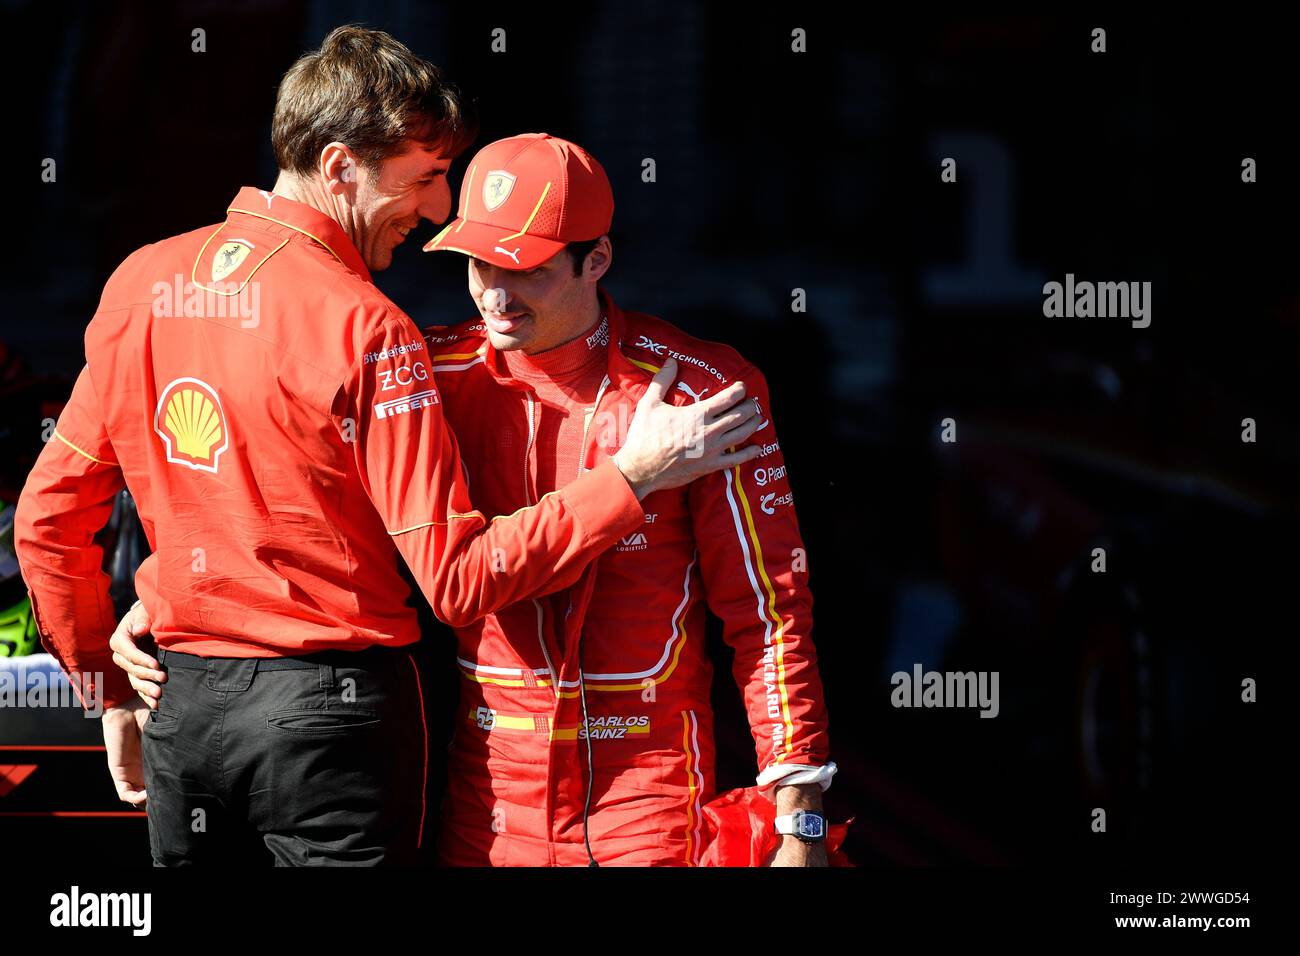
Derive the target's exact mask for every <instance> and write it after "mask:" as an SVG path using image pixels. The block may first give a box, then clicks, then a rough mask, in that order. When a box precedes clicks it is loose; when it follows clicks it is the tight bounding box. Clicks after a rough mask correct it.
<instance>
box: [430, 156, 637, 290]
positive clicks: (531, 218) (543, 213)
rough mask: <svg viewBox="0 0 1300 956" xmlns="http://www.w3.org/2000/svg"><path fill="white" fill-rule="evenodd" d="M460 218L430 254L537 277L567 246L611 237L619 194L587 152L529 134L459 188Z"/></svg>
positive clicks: (474, 163) (486, 160)
mask: <svg viewBox="0 0 1300 956" xmlns="http://www.w3.org/2000/svg"><path fill="white" fill-rule="evenodd" d="M458 209H459V213H458V215H457V217H456V218H455V219H453V220H452V221H451V222H450V223H448V224H447V228H445V229H443V230H442V232H440V233H438V235H436V236H434V237H433V239H431V240H429V242H428V243H426V244H425V246H424V251H425V252H435V251H437V250H439V249H450V250H452V251H454V252H463V253H465V254H467V255H471V256H474V257H475V258H478V259H482V260H483V261H485V262H491V263H493V264H494V265H498V266H501V267H502V268H504V269H532V268H534V267H536V266H538V265H541V264H542V263H543V262H545V261H546V260H547V259H549V258H551V256H553V255H555V254H556V253H557V252H559V251H560V250H561V249H563V248H564V246H565V244H566V243H570V242H581V241H583V240H586V239H595V238H597V237H599V236H602V235H604V234H605V233H607V232H609V225H610V223H611V222H612V221H613V219H614V191H613V189H611V188H610V185H609V177H608V176H606V175H605V170H604V168H602V167H601V165H600V163H598V162H596V160H595V159H594V158H593V157H592V155H591V154H590V153H588V152H587V151H586V150H585V149H583V148H582V147H581V146H578V145H577V144H575V143H570V142H569V141H568V140H564V139H556V138H555V137H554V136H550V135H548V134H547V133H523V134H521V135H519V136H511V137H509V138H508V139H499V140H497V141H496V142H495V143H489V144H488V145H486V146H484V147H483V148H482V149H480V150H479V151H478V153H477V155H475V157H474V158H473V159H472V160H471V161H470V164H469V171H468V172H467V173H465V181H464V183H462V184H461V188H460V206H459V207H458Z"/></svg>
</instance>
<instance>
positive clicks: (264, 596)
mask: <svg viewBox="0 0 1300 956" xmlns="http://www.w3.org/2000/svg"><path fill="white" fill-rule="evenodd" d="M429 365H430V363H429V362H428V361H427V356H426V352H425V343H424V340H423V338H422V336H421V333H420V332H419V330H418V329H417V328H416V327H415V326H414V325H413V324H412V322H411V321H410V319H409V318H407V316H406V315H405V314H403V312H402V311H401V310H400V309H398V308H397V307H396V306H395V305H393V304H392V303H391V302H390V301H389V300H388V299H387V298H385V297H384V295H383V294H382V293H381V292H379V290H378V289H376V288H375V286H374V285H373V284H372V282H371V281H370V275H369V273H368V271H367V270H366V267H365V265H364V263H363V262H362V260H361V257H360V254H359V253H358V252H357V250H356V248H355V247H354V246H353V245H352V243H351V242H350V241H349V239H348V238H347V236H346V235H345V234H344V233H343V231H342V230H341V228H340V227H339V226H338V224H337V223H335V222H334V221H333V220H332V219H330V218H328V217H327V216H325V215H323V214H321V213H318V212H316V211H315V210H313V209H311V208H310V207H308V206H305V205H302V204H299V203H296V202H293V201H291V200H288V199H285V198H284V197H282V196H274V195H272V194H270V193H268V192H265V191H263V190H257V189H251V188H245V189H243V190H241V191H240V193H239V195H238V196H237V197H236V198H235V201H234V202H233V203H232V204H231V206H230V209H229V211H228V218H227V220H226V222H225V223H224V224H222V225H219V226H209V227H207V228H204V229H200V230H198V231H196V232H191V233H188V234H186V235H181V236H176V237H174V238H171V239H167V240H164V241H162V242H159V243H155V244H153V245H150V246H145V247H144V248H142V249H140V250H138V251H136V252H135V253H134V254H132V255H131V256H130V257H129V258H128V259H127V260H126V261H125V262H124V263H122V265H121V266H120V267H119V268H118V269H117V271H116V272H115V273H114V274H113V276H112V278H110V279H109V281H108V284H107V285H106V286H105V288H104V293H103V297H102V300H101V302H100V305H99V309H98V311H97V312H96V313H95V316H94V318H93V320H92V321H91V323H90V326H89V328H88V329H87V331H86V367H85V368H84V369H83V370H82V372H81V375H80V377H79V378H78V379H77V382H76V385H75V387H74V389H73V392H72V397H71V399H70V400H69V402H68V405H67V407H66V409H65V410H64V412H63V414H62V415H61V416H60V417H59V420H58V423H57V426H56V429H55V431H54V433H53V435H52V436H51V440H50V441H49V442H48V444H47V445H46V446H45V448H44V450H43V451H42V453H41V456H40V458H39V460H38V461H37V464H36V466H35V468H34V469H33V471H32V473H31V475H30V477H29V478H28V481H27V485H26V487H25V488H24V490H23V494H22V496H21V498H20V501H19V504H18V512H17V517H16V524H15V545H16V550H17V552H18V556H19V560H20V562H21V566H22V570H23V575H24V577H25V579H26V581H27V584H28V588H29V592H30V594H31V597H32V604H33V607H34V609H35V614H36V617H37V621H38V624H39V627H40V631H41V634H42V635H43V639H44V641H45V644H46V646H47V648H48V649H49V650H50V651H51V652H52V653H53V654H55V655H56V656H57V657H58V658H59V660H60V661H61V663H62V664H63V666H64V667H65V669H67V670H68V671H69V673H70V674H72V675H73V676H74V677H75V678H76V680H74V685H76V684H78V683H79V684H80V687H79V690H80V691H81V692H82V693H83V697H85V696H86V695H94V696H96V697H98V698H99V699H100V702H102V704H103V705H105V706H111V705H113V704H116V703H119V702H121V701H123V700H126V699H129V698H130V697H131V696H133V692H132V691H131V689H130V685H129V684H128V682H127V679H126V676H125V674H123V673H122V672H121V671H120V670H118V668H117V667H116V666H114V665H113V664H112V661H111V653H110V651H109V650H108V638H109V636H110V635H111V633H112V631H113V629H114V627H115V625H116V621H115V618H114V613H113V608H112V604H111V602H110V601H109V597H108V581H107V579H106V577H105V576H104V575H103V574H102V573H101V571H100V565H101V561H102V555H101V553H100V549H99V548H98V547H96V546H95V545H94V544H93V535H94V534H95V533H96V532H97V531H98V530H99V529H101V528H102V527H103V526H104V524H105V523H106V521H107V519H108V516H109V513H110V510H111V508H112V504H113V500H114V497H115V496H116V494H117V492H118V491H119V490H120V489H121V488H122V487H123V483H125V485H126V486H127V487H128V488H129V489H130V491H131V493H132V495H133V496H134V498H135V500H136V503H137V505H138V508H139V513H140V517H141V520H142V522H143V524H144V528H145V532H146V535H147V537H148V540H149V544H150V546H151V547H152V549H153V553H152V554H151V555H150V556H149V557H148V558H147V559H146V560H145V562H144V563H143V565H141V567H140V569H139V572H138V573H137V575H136V588H137V591H138V593H139V595H140V598H141V600H142V601H143V603H144V605H145V607H146V609H147V610H148V612H149V614H150V615H151V617H152V618H153V633H154V635H155V636H156V638H157V640H158V642H159V644H160V645H162V646H164V647H167V648H171V649H173V650H179V651H186V652H189V653H193V654H199V655H204V656H230V657H266V656H278V655H292V654H303V653H310V652H312V651H316V650H324V649H361V648H364V647H367V646H369V645H372V644H388V645H403V644H409V643H411V642H413V641H415V640H417V639H418V638H419V636H420V633H419V629H418V626H417V623H416V616H415V612H414V611H413V610H412V609H411V608H409V607H407V604H406V599H407V596H408V595H409V593H410V592H409V588H408V587H407V585H406V583H405V582H404V581H403V579H402V577H401V576H400V574H399V572H398V562H399V560H402V559H404V560H405V561H406V562H407V563H408V564H409V565H410V567H411V569H412V570H413V572H414V574H415V577H416V580H417V581H418V582H419V584H420V587H421V588H422V590H423V591H424V593H425V595H426V596H427V598H428V600H429V602H430V604H431V605H432V607H433V609H434V610H435V612H436V613H437V614H438V615H439V616H440V617H441V618H442V619H443V620H445V621H447V622H448V623H451V624H453V625H468V624H469V623H470V621H471V620H473V619H475V618H478V617H480V616H481V615H483V614H484V613H486V612H488V611H492V610H495V609H497V608H500V607H504V606H506V605H510V604H512V603H514V602H516V601H519V600H520V599H523V598H527V597H529V596H531V595H533V594H535V593H539V592H541V591H544V590H548V589H549V590H553V589H554V588H557V587H562V586H564V585H566V584H569V583H572V582H574V581H576V580H578V578H579V576H580V574H581V573H582V571H583V568H584V567H585V566H586V565H587V563H588V562H589V561H590V559H591V558H592V557H594V556H595V555H596V554H598V553H599V552H601V551H604V550H605V549H606V548H608V547H610V546H611V545H614V544H616V543H617V542H618V541H619V540H620V539H621V538H623V537H625V536H627V535H628V534H633V533H636V532H638V531H640V530H641V526H642V524H643V522H644V517H643V514H644V512H643V510H642V508H641V506H640V504H639V503H638V501H637V499H636V496H635V495H634V494H633V493H632V491H631V488H630V487H629V486H628V484H627V482H626V481H625V480H624V478H623V477H622V475H621V474H620V473H619V472H618V470H617V468H616V467H615V466H614V465H613V463H612V462H609V461H605V462H603V463H602V464H600V465H599V466H598V467H596V468H595V469H594V470H593V471H592V472H591V473H590V474H589V475H587V476H585V477H584V479H583V480H582V482H580V483H575V484H572V485H569V486H568V487H567V488H565V489H564V490H563V491H561V492H559V493H557V494H554V495H549V496H547V497H546V498H545V499H544V500H543V501H541V502H540V507H538V508H535V509H532V510H530V511H526V512H523V513H520V514H512V515H510V517H508V518H494V519H492V520H491V521H489V520H488V518H487V517H485V515H484V514H483V513H482V512H479V511H476V510H475V509H474V507H473V505H471V503H470V498H469V495H468V494H467V488H466V484H465V478H464V472H463V469H462V465H461V460H460V455H459V452H458V449H457V443H456V438H455V436H453V434H452V432H451V430H450V428H449V427H448V425H447V422H446V421H445V420H444V417H443V411H444V409H443V405H442V401H441V396H440V394H439V388H438V385H437V384H436V383H435V381H434V379H433V377H432V375H431V374H430V371H429ZM467 427H469V428H470V429H471V430H473V431H484V434H492V433H493V432H494V429H493V428H491V427H489V428H487V429H485V428H484V427H483V423H482V422H476V423H467ZM480 441H481V439H476V445H477V444H479V443H480ZM530 503H533V502H530ZM513 510H514V509H513V508H511V509H507V510H506V511H502V510H500V509H496V510H495V511H494V512H492V513H493V514H508V513H509V512H510V511H513ZM399 556H400V557H399ZM97 672H98V673H102V674H103V679H102V685H101V684H100V683H99V681H98V680H97V679H96V678H95V677H94V675H95V674H96V673H97Z"/></svg>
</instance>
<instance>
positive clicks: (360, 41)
mask: <svg viewBox="0 0 1300 956" xmlns="http://www.w3.org/2000/svg"><path fill="white" fill-rule="evenodd" d="M474 126H475V123H474V120H473V118H472V117H471V116H470V115H469V111H468V110H467V109H466V107H465V105H464V104H463V103H462V101H461V98H460V95H459V93H458V92H457V91H456V88H455V87H454V86H452V85H451V84H450V83H448V82H447V81H446V80H444V79H443V77H442V72H441V71H440V70H439V69H438V68H437V67H436V66H434V65H433V64H432V63H430V62H429V61H428V60H424V59H421V58H420V57H419V56H417V55H416V54H414V53H412V52H411V50H410V49H409V48H408V47H406V45H405V44H403V43H401V42H399V41H398V40H396V39H394V38H393V37H391V36H389V35H388V34H387V33H384V32H383V31H381V30H369V29H366V28H365V27H361V26H344V27H339V28H338V29H336V30H334V31H332V32H331V33H330V35H329V36H327V37H326V38H325V40H324V42H323V43H321V45H320V49H319V50H313V51H312V52H310V53H308V54H306V55H305V56H303V57H301V58H300V59H299V60H298V62H297V63H295V64H294V65H293V66H291V67H290V68H289V72H287V73H286V74H285V75H284V79H283V80H282V81H281V82H280V89H279V92H278V93H277V94H276V99H275V115H274V118H273V119H272V121H271V145H272V146H273V147H274V149H275V161H276V164H277V165H278V166H279V167H280V168H281V169H283V170H286V171H288V172H294V173H310V172H311V171H312V170H314V169H315V168H316V164H317V162H319V160H320V154H321V150H323V149H324V148H325V147H326V146H327V145H328V144H329V143H332V142H334V141H335V140H337V141H338V142H340V143H344V144H345V145H346V146H347V147H348V148H349V149H351V150H352V151H353V153H355V154H356V156H357V159H358V160H359V161H360V162H361V164H362V165H363V166H366V167H368V168H371V169H373V168H375V167H376V166H378V165H379V163H380V161H381V160H384V159H387V158H388V157H389V156H392V155H394V154H396V153H397V152H399V151H400V150H401V149H402V144H403V142H404V141H405V140H406V139H407V138H413V139H415V140H418V141H420V142H423V143H425V144H426V145H439V146H442V147H443V148H444V150H445V151H446V152H447V154H448V155H451V156H456V155H458V154H459V153H460V152H461V151H462V150H464V149H465V147H467V146H468V145H469V143H470V142H471V141H472V140H473V138H474V133H475V130H474Z"/></svg>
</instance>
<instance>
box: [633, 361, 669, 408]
mask: <svg viewBox="0 0 1300 956" xmlns="http://www.w3.org/2000/svg"><path fill="white" fill-rule="evenodd" d="M676 378H677V360H676V359H671V358H670V359H668V360H667V361H665V362H664V365H663V368H661V369H660V370H659V371H658V372H656V373H655V377H654V378H653V379H651V380H650V387H649V388H647V389H646V390H645V394H644V395H642V396H641V401H640V403H638V404H643V405H644V404H654V403H656V402H662V401H663V400H664V396H665V395H667V394H668V391H669V390H670V389H671V388H672V387H673V380H674V379H676Z"/></svg>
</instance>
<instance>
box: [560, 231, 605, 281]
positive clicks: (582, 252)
mask: <svg viewBox="0 0 1300 956" xmlns="http://www.w3.org/2000/svg"><path fill="white" fill-rule="evenodd" d="M600 240H601V237H600V236H597V237H596V238H595V239H583V240H581V241H580V242H571V243H569V244H568V245H566V246H565V247H564V249H565V251H566V252H568V254H569V255H571V256H573V274H574V275H575V276H580V275H582V264H583V263H584V262H586V261H587V256H589V255H590V254H591V250H592V249H595V248H596V246H597V245H599V244H600Z"/></svg>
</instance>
